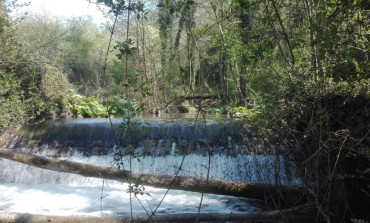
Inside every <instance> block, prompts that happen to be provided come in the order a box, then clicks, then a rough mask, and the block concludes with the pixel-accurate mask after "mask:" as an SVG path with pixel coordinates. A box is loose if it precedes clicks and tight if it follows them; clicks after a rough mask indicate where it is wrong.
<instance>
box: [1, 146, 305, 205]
mask: <svg viewBox="0 0 370 223" xmlns="http://www.w3.org/2000/svg"><path fill="white" fill-rule="evenodd" d="M0 158H5V159H9V160H13V161H16V162H20V163H24V164H27V165H31V166H35V167H38V168H42V169H47V170H53V171H58V172H65V173H73V174H78V175H82V176H85V177H96V178H104V179H109V180H117V181H122V182H127V181H128V180H129V179H131V180H133V181H135V180H140V183H141V184H143V185H149V186H153V187H159V188H171V189H179V190H186V191H194V192H204V193H214V194H221V195H231V196H238V197H246V198H254V199H261V200H265V201H273V200H277V199H281V198H283V199H284V201H286V203H287V204H288V205H289V204H293V203H295V202H297V201H299V200H300V199H301V198H302V195H303V193H304V191H303V189H302V188H300V187H297V186H288V185H266V184H253V183H238V182H232V181H224V180H212V179H209V180H208V182H207V183H206V179H201V178H195V177H183V176H178V177H176V178H174V176H169V175H151V174H137V173H130V172H129V171H127V170H117V169H115V168H110V167H102V166H94V165H90V164H83V163H77V162H72V161H66V160H54V159H49V158H45V157H41V156H36V155H31V154H26V153H20V152H16V151H13V150H8V149H0Z"/></svg>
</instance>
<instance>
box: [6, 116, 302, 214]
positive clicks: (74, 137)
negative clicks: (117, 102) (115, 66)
mask: <svg viewBox="0 0 370 223" xmlns="http://www.w3.org/2000/svg"><path fill="white" fill-rule="evenodd" d="M121 122H122V120H120V119H113V120H112V122H110V121H109V120H108V119H81V120H63V121H46V122H42V123H38V124H34V125H28V126H25V127H24V128H22V129H21V130H20V131H19V133H18V134H16V135H15V136H14V137H13V138H11V139H10V140H9V143H8V145H7V148H8V149H11V150H17V151H23V152H27V153H32V154H36V155H41V156H45V157H50V158H54V159H59V160H68V161H74V162H81V163H88V164H92V165H96V166H108V167H112V168H117V167H116V164H115V162H114V159H113V157H114V154H115V153H116V152H117V151H119V150H121V149H122V150H125V149H126V148H127V147H132V148H134V150H135V154H136V155H137V156H138V157H137V158H133V159H131V160H129V157H123V159H122V164H123V167H124V168H125V169H129V163H130V161H131V170H132V171H133V172H135V173H146V174H154V175H174V173H175V172H176V171H178V170H179V169H180V165H181V163H182V160H183V159H184V162H183V164H182V166H181V171H180V173H179V175H180V176H191V177H198V178H203V179H206V177H207V170H208V169H209V178H210V179H217V180H228V181H235V182H250V183H259V184H279V185H295V184H298V183H299V181H298V180H297V178H296V177H295V174H294V168H292V166H291V165H290V162H289V160H287V159H286V158H285V157H283V156H276V155H271V154H251V153H248V152H247V151H250V148H247V147H246V146H245V145H244V143H243V136H242V135H240V129H241V126H240V123H238V122H231V121H225V120H206V122H203V121H198V122H197V123H195V122H194V120H180V119H165V120H163V119H133V122H134V123H136V124H135V128H134V129H132V131H131V132H130V133H127V132H123V131H120V130H119V126H120V124H121ZM102 184H104V185H106V184H109V185H111V186H112V188H116V187H117V188H120V189H122V188H123V190H124V191H125V190H126V189H125V188H127V187H128V185H126V184H121V183H118V182H114V181H110V182H109V183H108V182H105V183H103V182H102V180H101V179H95V178H86V177H81V176H78V175H75V174H68V173H58V172H54V171H49V170H42V169H39V168H36V167H29V166H27V165H24V164H19V163H16V162H13V161H8V160H5V159H0V191H1V192H2V193H5V194H3V195H1V196H0V198H1V199H0V200H2V199H4V201H5V203H4V202H0V208H1V207H3V208H4V210H8V211H14V212H21V209H22V208H19V207H18V206H17V205H16V204H18V203H17V202H20V201H16V199H17V198H16V197H14V196H13V195H11V194H10V193H9V192H6V191H15V192H14V193H19V194H20V196H21V197H22V199H27V196H29V194H28V193H27V191H30V190H31V191H35V193H38V194H44V193H43V190H47V192H46V194H44V195H46V197H48V196H49V198H50V196H52V194H59V195H58V196H61V197H64V194H65V193H67V194H68V193H70V191H73V190H75V189H76V190H77V191H79V192H81V193H82V194H86V193H87V192H83V191H85V190H86V189H87V188H90V189H92V190H94V191H95V192H93V194H94V195H95V198H94V199H97V200H99V196H101V195H100V194H99V193H100V192H99V191H100V190H101V185H102ZM27 185H28V186H27ZM35 185H36V186H35ZM37 185H38V186H37ZM53 185H54V186H53ZM115 185H119V186H115ZM40 188H41V189H40ZM45 188H54V189H55V190H54V189H52V190H51V191H49V190H48V189H45ZM73 188H74V189H73ZM117 188H116V189H117ZM148 188H150V187H148ZM116 189H112V190H114V192H112V193H113V194H116V193H119V192H117V190H118V189H117V190H116ZM63 191H64V192H63ZM66 191H68V192H66ZM148 191H149V192H150V193H157V192H158V191H159V189H156V188H150V189H148ZM12 193H13V192H12ZM172 193H174V194H173V195H172V196H173V197H172V199H173V200H172V201H168V203H167V205H168V206H169V207H171V208H168V209H166V208H164V210H163V214H168V213H175V212H176V213H177V212H179V213H188V212H191V213H194V212H196V210H197V208H196V205H191V207H189V205H185V204H188V203H189V204H190V203H194V201H191V200H194V197H198V198H199V197H200V196H201V195H200V194H198V193H189V192H184V191H177V192H172ZM60 194H62V195H63V196H62V195H60ZM158 194H159V197H157V196H156V197H155V198H149V197H146V198H145V199H147V200H150V201H148V204H149V205H150V206H155V205H156V204H157V203H159V201H160V196H161V194H162V195H163V194H164V191H163V190H162V189H161V192H159V193H158ZM91 195H92V194H91ZM24 196H25V197H24ZM40 196H41V195H40ZM71 196H72V195H71ZM73 196H77V197H78V199H80V200H81V202H82V203H84V204H85V205H87V204H88V203H89V202H90V204H91V205H92V203H94V205H92V206H94V208H90V209H91V211H87V213H86V212H84V211H83V210H81V209H79V208H77V207H76V213H75V212H73V213H75V214H76V215H79V214H82V213H83V215H86V214H87V215H94V216H99V214H98V213H99V205H97V204H96V201H95V202H94V201H93V199H91V198H89V199H87V198H86V199H85V198H81V197H84V195H81V194H78V195H73ZM89 196H90V195H89ZM92 196H93V195H92ZM114 196H116V195H114ZM125 196H126V195H125ZM187 196H188V197H187ZM205 196H206V197H205V201H206V202H205V207H208V208H205V209H203V211H205V212H207V211H208V212H217V213H223V212H225V210H226V214H227V213H228V214H230V213H245V212H255V211H261V210H265V209H266V208H265V207H264V206H263V205H261V202H258V201H254V200H248V199H242V198H233V197H228V196H216V195H210V194H206V195H205ZM67 197H68V196H67ZM49 198H42V199H46V200H47V199H49ZM34 199H36V198H34ZM61 199H62V198H61ZM63 199H64V200H65V199H67V200H68V198H63ZM84 199H85V200H84ZM121 199H122V197H121ZM125 199H126V200H127V199H128V198H127V197H126V198H125ZM179 200H181V202H183V205H182V206H181V205H179V206H176V205H175V204H174V203H173V202H175V203H176V202H178V201H179ZM60 202H61V201H60ZM71 202H72V204H73V199H72V201H71ZM171 202H172V203H171ZM207 202H208V203H207ZM98 203H99V202H98ZM107 203H109V202H108V201H107ZM118 203H119V202H118ZM118 203H117V201H115V200H114V201H110V204H107V205H108V206H109V207H111V208H110V209H109V208H108V210H109V211H108V213H109V214H110V215H117V214H118V215H119V214H120V212H119V211H118V209H115V208H112V205H113V206H114V205H115V204H116V205H118ZM11 204H14V205H15V206H14V205H11ZM30 205H31V206H32V204H30ZM40 205H41V207H38V206H37V208H36V209H37V210H35V211H33V212H32V213H36V214H45V213H46V214H47V212H49V211H50V213H56V215H64V214H65V212H63V211H66V210H68V207H60V209H62V210H63V211H62V212H58V211H56V210H51V209H49V208H46V210H47V211H46V212H45V211H43V208H44V206H43V205H44V204H40ZM68 205H71V204H66V206H68ZM81 205H82V204H81ZM119 205H120V206H126V207H127V206H128V205H129V204H128V203H127V202H126V203H120V204H119ZM174 205H175V206H174ZM87 206H88V205H87ZM172 207H175V208H174V209H173V208H172ZM183 207H185V209H184V208H183ZM211 207H212V208H211ZM137 208H138V209H139V210H138V211H135V212H138V213H141V211H142V210H140V206H139V205H138V204H137ZM150 208H151V207H150ZM83 209H89V208H88V207H85V206H84V208H83ZM80 212H81V213H80ZM121 214H122V213H121ZM123 214H124V215H125V214H127V213H123Z"/></svg>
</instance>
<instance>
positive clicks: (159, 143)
mask: <svg viewBox="0 0 370 223" xmlns="http://www.w3.org/2000/svg"><path fill="white" fill-rule="evenodd" d="M132 122H133V123H135V124H134V125H135V127H134V128H131V129H130V132H127V131H121V130H120V129H119V126H120V125H121V123H122V121H121V120H120V119H113V120H112V122H110V121H109V120H108V119H77V120H66V121H47V122H43V123H39V124H36V125H28V126H26V127H24V128H23V129H22V130H21V132H20V134H18V135H17V136H16V137H14V138H13V139H11V140H10V143H9V145H8V147H9V148H12V149H20V148H26V149H27V150H28V151H32V152H38V151H45V150H47V151H48V153H49V154H52V153H54V155H56V156H59V155H65V154H68V153H75V152H76V151H78V152H79V153H82V154H84V155H86V156H89V155H106V154H109V153H111V152H112V151H113V150H114V149H115V148H116V147H117V146H122V147H125V146H127V145H129V144H130V145H131V146H133V147H135V148H137V149H138V150H139V151H140V155H141V156H148V155H152V156H165V155H170V154H172V155H174V154H183V153H184V151H187V153H196V154H202V155H206V154H207V153H208V151H209V148H210V147H211V148H212V152H213V153H217V154H227V155H236V154H240V151H239V149H240V147H239V146H238V144H237V143H235V142H236V141H238V138H240V137H241V136H240V135H239V130H240V125H238V124H237V123H233V122H227V121H214V120H207V121H206V122H203V121H198V122H196V123H195V122H194V121H189V120H178V119H175V120H158V119H152V120H150V119H133V120H132Z"/></svg>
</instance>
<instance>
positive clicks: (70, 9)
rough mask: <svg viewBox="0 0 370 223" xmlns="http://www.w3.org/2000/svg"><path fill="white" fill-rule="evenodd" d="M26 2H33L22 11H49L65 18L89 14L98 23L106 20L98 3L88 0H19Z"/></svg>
mask: <svg viewBox="0 0 370 223" xmlns="http://www.w3.org/2000/svg"><path fill="white" fill-rule="evenodd" d="M24 2H31V3H30V5H29V6H28V7H23V8H24V9H22V11H23V10H24V11H30V12H32V13H43V12H47V13H48V14H51V15H56V16H61V17H65V18H70V17H77V16H86V15H89V16H91V17H92V18H93V21H94V22H95V23H97V24H100V23H102V22H104V21H105V19H104V17H103V15H102V13H101V12H100V11H99V10H98V9H97V7H96V5H94V4H89V2H88V0H19V3H24Z"/></svg>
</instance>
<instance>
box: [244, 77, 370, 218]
mask: <svg viewBox="0 0 370 223" xmlns="http://www.w3.org/2000/svg"><path fill="white" fill-rule="evenodd" d="M312 89H317V88H312ZM325 89H326V90H322V91H316V92H315V91H313V90H312V91H305V92H297V94H296V95H294V96H292V97H286V95H284V99H282V100H276V101H275V103H270V104H269V105H270V106H265V107H264V108H263V109H261V113H260V114H258V115H257V116H255V118H254V119H250V120H248V122H246V123H245V126H244V127H245V135H247V136H248V139H249V141H250V142H251V143H252V144H263V145H264V149H266V150H269V149H270V150H274V151H275V152H278V153H284V154H286V155H287V156H289V157H290V158H291V159H292V160H294V162H295V165H296V167H297V170H298V174H299V175H300V178H301V181H302V186H303V187H304V188H305V189H306V194H305V198H304V199H305V200H306V201H307V202H308V204H309V205H310V206H311V207H312V208H314V209H315V210H316V212H317V222H356V221H358V220H365V221H369V220H370V213H369V212H368V204H370V146H369V145H370V114H369V113H370V94H369V89H370V88H369V85H368V83H360V84H356V85H348V84H346V83H341V84H337V85H336V86H331V87H326V88H325Z"/></svg>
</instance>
